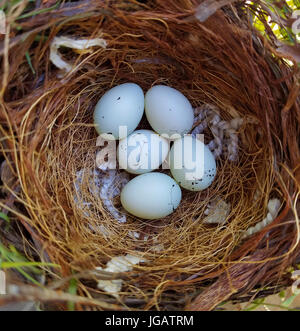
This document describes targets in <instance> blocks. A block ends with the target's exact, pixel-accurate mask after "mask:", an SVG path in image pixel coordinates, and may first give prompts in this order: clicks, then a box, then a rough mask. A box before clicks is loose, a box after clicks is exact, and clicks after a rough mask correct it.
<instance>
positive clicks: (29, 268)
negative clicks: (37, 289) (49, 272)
mask: <svg viewBox="0 0 300 331" xmlns="http://www.w3.org/2000/svg"><path fill="white" fill-rule="evenodd" d="M46 266H47V267H59V266H58V265H56V264H51V263H43V262H32V261H29V260H28V259H27V258H26V257H24V256H23V255H22V254H21V253H19V252H18V251H17V249H16V248H15V247H14V246H12V245H10V246H9V247H8V248H7V247H5V246H4V245H3V244H2V243H1V242H0V270H1V269H3V270H7V269H15V270H17V271H18V272H19V273H20V274H21V275H23V276H24V277H25V278H26V279H27V280H28V281H30V282H31V283H33V284H35V285H38V286H40V283H39V282H38V281H36V279H35V278H34V277H33V276H32V275H41V274H42V273H43V270H42V267H46Z"/></svg>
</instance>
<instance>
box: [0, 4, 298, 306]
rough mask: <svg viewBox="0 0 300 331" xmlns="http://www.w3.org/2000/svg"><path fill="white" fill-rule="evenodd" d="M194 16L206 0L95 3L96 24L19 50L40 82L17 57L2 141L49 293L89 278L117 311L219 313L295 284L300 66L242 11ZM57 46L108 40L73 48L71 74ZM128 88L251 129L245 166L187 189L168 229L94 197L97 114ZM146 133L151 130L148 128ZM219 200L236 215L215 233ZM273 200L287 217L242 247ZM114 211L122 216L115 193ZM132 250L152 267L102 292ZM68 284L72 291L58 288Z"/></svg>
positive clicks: (224, 164)
mask: <svg viewBox="0 0 300 331" xmlns="http://www.w3.org/2000/svg"><path fill="white" fill-rule="evenodd" d="M196 7H197V2H196V1H195V2H194V1H179V0H177V1H161V2H158V3H156V2H153V3H152V2H151V4H147V3H146V4H143V3H138V2H136V1H127V2H126V4H118V2H113V1H106V2H105V3H102V2H101V3H100V2H99V3H97V4H96V3H92V5H91V7H89V8H85V9H81V10H84V11H85V12H86V13H87V14H88V13H91V14H90V17H88V18H82V17H78V18H76V17H75V18H74V19H73V20H65V21H63V23H60V24H53V25H52V26H50V27H49V28H48V30H46V31H45V33H47V35H48V36H49V38H48V39H47V40H46V41H45V40H40V41H34V39H33V38H32V39H30V38H31V37H30V38H29V39H30V40H27V41H26V45H23V46H18V45H17V46H15V47H14V49H15V51H14V52H15V54H18V50H20V49H21V47H23V48H24V47H25V48H26V49H25V48H24V49H23V50H22V52H23V53H22V54H24V52H25V51H29V52H30V54H31V58H32V65H33V66H34V68H35V75H33V73H32V72H31V70H30V68H29V67H28V63H25V62H24V61H23V62H22V61H21V58H19V57H18V56H17V58H14V59H13V58H12V57H13V54H12V53H13V51H12V50H10V52H9V59H10V61H9V63H10V66H9V67H7V70H8V72H9V76H8V77H9V80H8V85H7V86H6V89H5V93H4V102H3V105H2V110H1V112H2V115H1V123H2V125H3V129H2V131H3V133H4V134H5V136H6V138H5V139H4V140H3V142H2V143H1V144H2V152H3V155H4V156H5V158H6V162H7V163H8V164H9V165H10V168H11V171H12V173H13V174H14V176H15V181H14V183H15V186H13V185H10V186H9V187H10V190H9V192H10V193H7V196H9V195H10V194H11V192H14V196H15V197H16V203H17V206H16V207H12V208H10V211H11V213H12V214H14V215H15V219H16V221H17V222H19V223H20V224H22V226H23V227H24V228H25V229H26V231H28V232H29V234H30V235H31V236H32V238H34V241H35V242H38V243H39V247H40V255H41V257H42V258H43V259H45V257H46V258H47V259H48V260H49V261H51V262H53V263H56V264H58V265H59V268H54V269H52V270H51V271H50V272H49V274H47V284H48V285H49V287H50V286H51V284H52V283H53V282H55V281H57V278H59V279H68V277H70V276H71V275H72V274H76V273H78V274H81V275H84V276H83V277H78V284H79V285H78V294H79V295H81V296H87V295H89V296H90V297H93V298H95V299H96V300H98V299H99V300H101V302H109V303H112V304H115V306H111V307H113V308H114V309H137V308H138V309H143V310H145V309H158V310H164V309H173V310H176V309H184V308H185V309H196V310H197V309H200V310H208V309H213V308H215V307H216V306H217V305H218V304H219V303H220V302H222V301H224V300H227V299H235V300H238V301H242V300H245V299H246V298H247V297H248V296H249V295H251V296H252V295H253V294H256V295H264V293H268V291H276V290H278V289H280V288H281V286H287V285H289V284H290V283H291V279H290V277H289V275H288V273H287V268H288V267H289V266H292V265H293V263H296V262H297V261H299V224H298V223H297V222H298V216H297V208H298V207H299V206H298V205H297V197H298V196H297V194H298V193H297V192H298V190H299V178H300V177H299V176H300V173H299V160H300V159H299V155H300V152H299V114H300V109H299V98H298V96H297V88H298V87H297V84H296V83H297V79H296V77H297V74H298V73H297V70H296V69H294V68H295V66H294V67H293V66H292V65H291V64H288V63H287V61H286V60H285V59H284V58H283V57H282V56H281V55H280V54H278V53H277V52H276V49H275V46H274V44H273V42H271V41H267V40H266V39H264V38H263V37H262V36H261V35H260V34H259V33H258V32H257V31H256V30H255V29H254V28H253V27H252V26H251V25H250V24H249V21H248V16H247V15H249V10H250V9H249V8H248V9H245V8H244V7H243V4H240V5H237V6H234V7H232V6H226V7H224V8H222V9H220V10H217V11H216V12H215V13H214V14H213V15H211V16H210V17H208V18H207V19H206V20H205V21H204V22H200V21H199V20H198V19H196V18H195V16H194V14H195V8H196ZM59 13H60V9H57V10H56V15H58V14H59ZM49 15H52V14H49ZM42 17H44V16H42ZM56 17H59V16H56ZM32 29H33V28H32ZM43 33H44V32H43ZM33 35H34V34H33ZM55 36H68V37H70V38H75V39H78V38H82V39H84V38H86V39H91V38H103V39H104V40H105V41H106V43H107V46H106V47H91V48H89V49H88V50H85V51H81V52H79V51H78V52H79V53H80V54H76V52H74V51H72V50H70V49H69V50H66V51H65V52H64V55H63V56H64V57H65V59H66V60H67V61H69V62H70V63H72V70H71V71H69V72H68V73H66V72H63V71H60V70H58V69H57V68H56V67H55V66H54V65H53V64H51V62H50V58H49V48H50V45H51V42H52V41H53V38H54V37H55ZM14 63H16V66H14V65H13V64H14ZM16 68H18V70H17V69H16ZM3 75H5V72H3V73H2V76H3ZM125 82H134V83H136V84H139V85H140V86H141V87H142V89H143V90H144V92H146V91H147V90H148V89H149V88H150V87H151V86H153V85H155V84H165V85H168V86H172V87H174V88H176V89H178V90H179V91H181V92H182V93H183V94H184V95H185V96H186V97H187V98H188V99H189V100H190V102H191V103H192V105H193V107H195V108H196V107H199V106H203V105H206V104H209V105H213V106H214V107H216V108H217V109H219V114H220V117H221V118H222V119H223V120H225V121H229V120H231V119H233V118H236V117H240V118H242V119H243V124H242V126H241V127H240V128H239V129H238V132H237V134H238V146H239V150H238V159H237V160H236V161H235V162H231V161H230V160H228V158H227V157H226V155H225V154H223V155H221V157H220V158H218V160H217V166H218V172H217V176H216V179H215V181H214V182H213V184H212V186H210V187H209V188H208V189H206V190H204V191H202V192H188V191H186V190H183V198H182V202H181V204H180V206H179V207H178V208H177V209H176V210H175V211H174V213H172V214H171V215H170V216H168V217H166V218H164V219H160V220H154V221H148V220H142V219H138V218H135V217H133V216H130V215H127V222H126V223H119V222H117V221H116V219H115V218H114V217H112V216H111V214H110V213H109V211H108V210H107V209H106V208H105V206H104V205H103V200H101V198H100V196H97V195H95V194H93V193H92V190H91V184H90V182H91V176H90V174H93V173H94V170H95V169H96V154H97V151H99V147H98V146H96V145H97V144H96V142H97V133H96V131H95V128H94V126H93V124H92V123H93V111H94V108H95V105H96V103H97V101H98V100H99V98H100V97H101V96H102V95H103V94H104V93H105V92H106V91H107V90H108V89H110V88H112V87H113V86H116V85H118V84H121V83H125ZM295 91H296V92H295ZM139 128H148V126H147V123H146V121H145V120H142V122H141V123H140V126H139ZM205 137H206V139H209V138H210V137H211V132H210V130H209V128H208V129H207V131H205ZM79 171H82V174H83V175H82V180H81V182H80V184H79V186H80V190H79V191H80V194H78V190H76V183H77V182H78V172H79ZM164 172H165V173H168V172H167V171H164ZM101 176H104V174H101ZM92 177H93V176H92ZM115 184H116V185H118V183H115ZM92 186H93V185H92ZM16 187H18V188H19V190H16ZM216 197H220V198H221V199H222V200H224V201H226V203H228V204H230V212H229V214H228V215H227V216H226V219H225V220H224V223H222V224H207V223H205V222H203V220H204V218H205V210H206V209H207V206H208V204H209V203H211V201H213V200H214V199H215V198H216ZM272 198H276V199H278V200H279V201H280V202H281V209H280V213H279V215H278V217H277V218H275V219H274V220H273V222H271V223H270V224H269V225H268V226H267V227H264V228H262V229H261V230H260V231H259V232H257V233H255V234H253V235H252V236H250V237H247V238H245V237H244V234H245V232H246V231H247V230H248V229H249V228H251V227H253V226H255V225H256V224H257V223H259V222H261V221H262V220H263V219H264V218H265V217H266V213H267V205H268V202H269V200H270V199H272ZM6 199H7V198H6ZM5 201H6V200H5ZM1 203H2V204H4V202H3V200H2V202H1ZM113 203H114V205H115V207H116V208H117V209H118V210H119V211H121V212H123V210H122V207H121V205H120V201H119V197H118V196H117V197H115V198H113ZM17 208H18V209H17ZM24 231H25V230H24ZM126 254H131V255H134V256H138V257H141V258H143V260H144V261H145V262H143V263H140V264H138V265H135V266H134V267H133V271H131V272H129V273H127V274H126V275H124V274H123V275H119V278H122V279H123V280H124V282H123V286H122V291H121V293H119V295H118V297H116V296H111V295H109V294H108V293H106V292H105V291H103V290H101V289H99V288H97V281H98V280H99V278H101V277H103V275H102V276H101V275H95V274H93V275H91V274H90V273H89V271H91V270H95V268H97V267H102V268H105V266H106V263H107V262H108V261H109V260H110V259H111V258H113V257H116V256H124V255H126ZM106 277H107V275H106ZM67 285H68V283H64V282H63V281H62V282H61V285H60V289H61V290H66V288H67ZM39 299H41V298H39ZM99 302H100V301H99ZM93 305H95V306H97V302H96V301H95V302H93ZM85 307H87V306H85ZM98 307H100V308H101V305H100V304H99V306H98ZM102 308H103V307H102Z"/></svg>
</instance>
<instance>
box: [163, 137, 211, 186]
mask: <svg viewBox="0 0 300 331" xmlns="http://www.w3.org/2000/svg"><path fill="white" fill-rule="evenodd" d="M169 163H170V170H171V173H172V176H173V177H174V179H175V180H176V181H177V183H178V184H179V185H180V186H181V187H183V188H185V189H187V190H189V191H201V190H204V189H206V188H207V187H209V186H210V185H211V184H212V182H213V180H214V178H215V176H216V172H217V167H216V161H215V157H214V155H213V154H212V152H211V151H210V150H209V148H208V147H207V146H206V145H205V144H204V143H203V142H202V141H200V140H199V139H196V138H195V137H192V136H190V135H186V136H184V137H183V138H180V139H177V140H175V142H174V144H173V146H172V148H171V150H170V155H169Z"/></svg>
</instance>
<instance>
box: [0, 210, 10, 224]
mask: <svg viewBox="0 0 300 331" xmlns="http://www.w3.org/2000/svg"><path fill="white" fill-rule="evenodd" d="M0 218H2V219H3V220H4V221H6V222H7V223H10V219H9V217H8V216H7V215H6V214H4V213H2V212H0Z"/></svg>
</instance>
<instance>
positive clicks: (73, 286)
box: [68, 278, 77, 311]
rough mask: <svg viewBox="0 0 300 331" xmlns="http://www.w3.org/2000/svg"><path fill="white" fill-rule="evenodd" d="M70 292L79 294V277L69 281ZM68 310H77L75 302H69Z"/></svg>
mask: <svg viewBox="0 0 300 331" xmlns="http://www.w3.org/2000/svg"><path fill="white" fill-rule="evenodd" d="M68 292H69V293H70V294H73V295H76V294H77V279H75V278H72V279H71V280H70V283H69V289H68ZM68 310H69V311H74V310H75V303H74V302H71V301H69V302H68Z"/></svg>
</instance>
